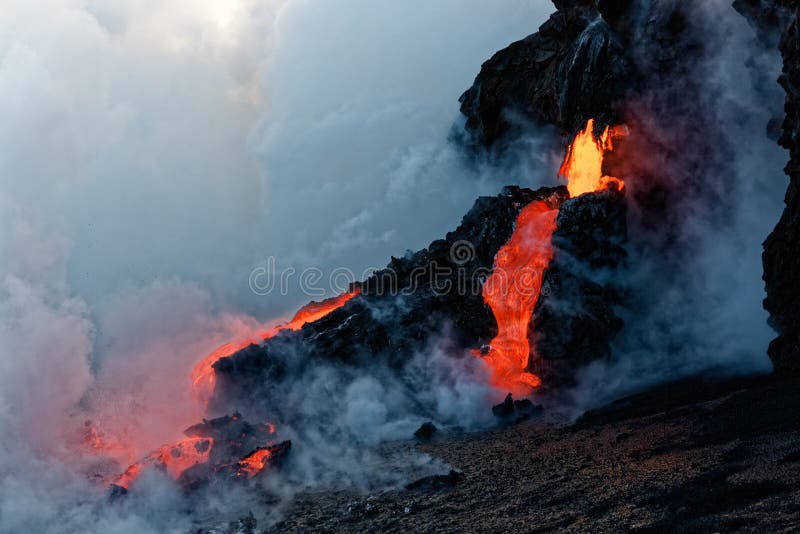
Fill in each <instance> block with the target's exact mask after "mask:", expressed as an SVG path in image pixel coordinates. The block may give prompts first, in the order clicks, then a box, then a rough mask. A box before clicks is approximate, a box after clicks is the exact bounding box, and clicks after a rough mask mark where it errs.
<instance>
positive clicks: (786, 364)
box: [734, 0, 800, 373]
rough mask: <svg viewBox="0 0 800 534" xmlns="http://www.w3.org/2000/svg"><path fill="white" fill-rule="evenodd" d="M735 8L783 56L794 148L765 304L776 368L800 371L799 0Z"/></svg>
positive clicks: (769, 254)
mask: <svg viewBox="0 0 800 534" xmlns="http://www.w3.org/2000/svg"><path fill="white" fill-rule="evenodd" d="M734 7H736V9H737V10H739V12H741V13H742V14H743V15H745V17H747V18H748V19H749V20H750V21H751V23H752V24H753V25H754V26H755V27H756V28H757V29H758V31H759V36H760V37H761V38H762V40H764V41H765V42H766V43H767V44H772V45H778V46H779V48H780V53H781V55H782V56H783V74H782V75H781V77H780V80H779V81H780V84H781V86H782V87H783V88H784V89H785V90H786V106H785V111H786V116H785V119H784V121H783V134H782V135H781V137H780V139H779V143H780V144H781V146H783V147H785V148H787V149H789V154H790V158H791V159H790V161H789V164H788V165H787V166H786V174H788V175H789V188H788V190H787V191H786V199H785V201H786V208H785V210H784V212H783V215H782V216H781V218H780V220H779V221H778V224H777V226H776V227H775V229H774V230H773V231H772V233H771V234H770V235H769V237H768V238H767V240H766V241H765V242H764V256H763V261H764V281H765V282H766V288H767V298H766V300H765V301H764V307H765V308H766V309H767V311H768V312H769V313H770V324H771V325H772V326H773V327H774V328H775V329H776V330H777V332H778V338H777V339H775V340H774V341H773V342H772V343H771V344H770V347H769V355H770V358H771V359H772V362H773V364H774V366H775V370H776V371H778V372H791V373H800V305H798V302H800V276H798V275H797V273H798V272H800V8H798V6H797V2H795V1H794V0H737V1H736V2H734Z"/></svg>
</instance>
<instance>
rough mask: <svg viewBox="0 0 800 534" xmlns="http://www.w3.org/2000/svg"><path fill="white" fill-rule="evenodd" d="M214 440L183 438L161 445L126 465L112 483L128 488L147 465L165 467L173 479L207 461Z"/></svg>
mask: <svg viewBox="0 0 800 534" xmlns="http://www.w3.org/2000/svg"><path fill="white" fill-rule="evenodd" d="M213 445H214V440H213V439H211V438H199V437H192V438H184V439H182V440H180V441H178V442H177V443H172V444H170V445H162V446H161V447H159V448H158V449H156V450H155V451H153V452H151V453H150V454H148V455H147V456H145V457H144V458H143V459H142V460H139V461H138V462H136V463H135V464H133V465H131V466H130V467H128V469H126V470H125V472H124V473H122V475H120V476H119V478H117V480H116V481H114V483H115V484H116V485H117V486H120V487H123V488H125V489H128V487H129V486H130V485H131V483H132V482H133V481H134V480H136V479H137V478H139V475H141V474H142V471H143V470H144V469H145V468H146V467H147V466H154V467H156V468H159V469H165V470H166V472H167V473H168V474H169V475H170V476H171V477H172V478H174V479H177V478H178V477H180V476H181V474H182V473H183V472H184V471H186V470H187V469H189V468H190V467H192V466H194V465H197V464H202V463H205V462H207V461H208V456H209V454H210V453H211V447H212V446H213Z"/></svg>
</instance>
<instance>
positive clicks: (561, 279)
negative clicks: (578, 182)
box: [529, 189, 627, 387]
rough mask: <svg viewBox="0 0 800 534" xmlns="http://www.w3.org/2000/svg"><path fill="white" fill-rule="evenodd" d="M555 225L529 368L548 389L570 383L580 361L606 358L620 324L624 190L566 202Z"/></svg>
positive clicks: (534, 319) (532, 330) (535, 317)
mask: <svg viewBox="0 0 800 534" xmlns="http://www.w3.org/2000/svg"><path fill="white" fill-rule="evenodd" d="M557 225H558V227H557V229H556V231H555V233H554V234H553V247H554V256H553V261H552V262H551V263H550V267H549V268H548V269H547V272H546V274H545V276H544V280H543V283H542V287H543V290H542V294H543V295H542V297H540V299H539V301H538V302H537V305H536V309H535V311H534V314H533V317H532V319H531V328H530V336H531V338H532V343H533V346H534V349H535V350H534V354H535V355H536V358H535V359H532V360H531V363H530V366H529V367H530V370H531V371H532V372H534V373H536V374H538V375H540V376H541V377H542V378H543V379H544V384H545V385H546V386H547V387H558V386H560V385H563V384H565V383H569V382H570V381H571V380H572V379H573V378H574V372H575V370H576V369H577V368H578V367H580V366H581V365H584V364H586V363H588V362H590V361H594V360H598V359H602V358H606V357H608V356H610V354H611V345H610V342H611V340H612V339H613V338H614V336H615V335H616V334H617V333H618V332H619V331H620V330H621V329H622V327H623V326H624V323H623V321H622V319H620V318H619V317H618V316H617V315H616V313H615V311H614V307H615V306H619V305H621V304H622V302H623V297H624V289H623V287H621V286H620V285H619V283H618V282H616V281H617V280H619V278H620V277H619V275H618V272H617V271H618V269H619V268H620V267H621V266H622V264H623V263H624V260H625V257H626V252H625V249H624V248H623V247H624V244H625V241H626V239H627V224H626V204H625V197H624V194H623V193H622V192H621V191H619V190H616V189H607V190H604V191H601V192H597V193H589V194H585V195H582V196H580V197H577V198H574V199H570V200H567V201H566V202H564V203H563V204H562V205H561V209H560V211H559V214H558V219H557ZM615 274H616V276H615Z"/></svg>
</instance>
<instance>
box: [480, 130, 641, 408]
mask: <svg viewBox="0 0 800 534" xmlns="http://www.w3.org/2000/svg"><path fill="white" fill-rule="evenodd" d="M625 133H626V132H625V130H624V127H614V128H610V127H606V129H605V130H604V132H603V134H602V135H601V136H600V139H597V138H595V136H594V120H593V119H589V122H588V124H587V125H586V128H585V129H584V130H583V131H581V132H579V133H578V134H577V135H576V136H575V139H574V140H573V142H572V144H571V145H570V147H569V148H568V149H567V153H566V156H565V158H564V162H563V163H562V165H561V168H560V170H559V176H561V177H563V178H565V179H566V180H567V189H568V190H569V194H570V197H577V196H580V195H582V194H584V193H591V192H594V191H600V190H603V189H605V188H607V187H608V186H609V185H611V184H613V185H614V186H615V187H616V188H618V189H620V190H621V189H622V188H623V187H624V183H623V182H622V180H619V179H618V178H614V177H611V176H604V175H603V157H604V154H605V153H606V152H608V151H611V150H613V149H614V146H613V139H614V137H617V136H620V135H624V134H625ZM557 216H558V209H557V208H556V209H553V208H550V207H549V206H548V205H547V203H546V202H543V201H535V202H532V203H530V204H528V205H527V206H526V207H525V208H524V209H523V210H522V211H521V212H520V214H519V216H518V217H517V221H516V227H515V230H514V233H513V234H512V236H511V239H510V240H509V241H508V243H506V244H505V245H504V246H503V247H502V248H501V249H500V250H499V251H498V252H497V255H496V256H495V259H494V268H493V270H492V274H491V276H490V277H489V278H488V279H487V280H486V283H485V284H484V286H483V299H484V302H486V304H488V305H489V307H490V308H491V309H492V313H493V314H494V317H495V320H496V321H497V335H496V336H495V337H494V339H492V341H491V343H490V345H489V350H488V351H484V354H483V357H484V359H485V360H486V362H487V363H488V364H489V366H490V367H491V369H492V379H491V380H492V385H493V386H494V387H496V388H498V389H503V390H506V391H511V392H512V393H514V394H516V395H522V396H524V395H528V394H530V392H531V390H533V389H534V388H537V387H539V386H540V385H541V384H542V381H541V379H540V378H539V377H538V376H536V375H535V374H533V373H530V372H528V370H527V369H528V362H529V360H530V356H531V352H532V347H531V346H530V341H529V336H528V328H529V325H530V322H531V318H532V316H533V311H534V309H535V307H536V302H537V301H538V300H539V295H540V293H541V289H542V280H543V277H544V272H545V270H546V269H547V267H548V266H549V264H550V261H551V260H552V259H553V246H552V243H551V237H552V235H553V232H555V230H556V218H557Z"/></svg>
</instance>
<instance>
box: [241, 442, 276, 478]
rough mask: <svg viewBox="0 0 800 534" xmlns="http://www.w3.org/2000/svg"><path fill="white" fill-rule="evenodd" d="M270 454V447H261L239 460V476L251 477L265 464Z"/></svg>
mask: <svg viewBox="0 0 800 534" xmlns="http://www.w3.org/2000/svg"><path fill="white" fill-rule="evenodd" d="M271 456H272V451H271V450H270V449H267V448H263V449H258V450H256V451H255V452H253V453H251V454H250V455H249V456H247V457H245V458H244V459H242V460H240V461H239V464H238V469H237V474H238V475H239V476H243V477H247V478H253V477H254V476H256V475H257V474H258V473H260V472H261V471H262V470H263V469H264V468H265V467H266V466H267V464H268V463H269V459H270V457H271Z"/></svg>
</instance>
